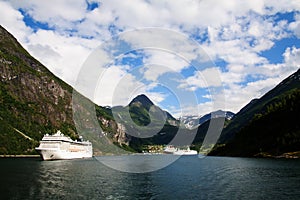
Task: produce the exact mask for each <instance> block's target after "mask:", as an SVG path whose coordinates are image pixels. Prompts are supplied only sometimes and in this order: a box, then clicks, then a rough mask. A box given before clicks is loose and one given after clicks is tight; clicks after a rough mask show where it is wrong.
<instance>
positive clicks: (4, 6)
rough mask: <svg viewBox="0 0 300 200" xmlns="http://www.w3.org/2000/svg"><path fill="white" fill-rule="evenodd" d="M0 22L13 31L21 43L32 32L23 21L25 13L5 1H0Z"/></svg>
mask: <svg viewBox="0 0 300 200" xmlns="http://www.w3.org/2000/svg"><path fill="white" fill-rule="evenodd" d="M0 24H1V26H3V27H4V28H5V29H6V30H8V31H9V32H10V33H12V34H13V35H14V36H15V37H16V38H17V39H18V40H19V41H20V42H21V43H24V42H26V37H27V36H28V35H30V34H31V31H32V30H31V29H30V28H29V27H27V26H26V25H25V23H24V22H23V15H22V14H21V13H20V12H19V11H17V10H15V9H14V8H12V6H11V5H10V4H9V3H7V2H4V1H0Z"/></svg>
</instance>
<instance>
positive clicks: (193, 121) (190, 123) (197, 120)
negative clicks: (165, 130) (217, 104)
mask: <svg viewBox="0 0 300 200" xmlns="http://www.w3.org/2000/svg"><path fill="white" fill-rule="evenodd" d="M233 116H234V113H233V112H231V111H223V110H217V111H214V112H211V113H208V114H205V115H203V116H182V117H180V118H179V120H181V121H182V123H183V124H184V125H185V126H186V127H187V128H189V129H193V128H196V127H198V126H200V125H202V124H203V123H205V122H207V121H209V120H210V119H212V118H219V117H225V119H227V120H231V119H232V118H233Z"/></svg>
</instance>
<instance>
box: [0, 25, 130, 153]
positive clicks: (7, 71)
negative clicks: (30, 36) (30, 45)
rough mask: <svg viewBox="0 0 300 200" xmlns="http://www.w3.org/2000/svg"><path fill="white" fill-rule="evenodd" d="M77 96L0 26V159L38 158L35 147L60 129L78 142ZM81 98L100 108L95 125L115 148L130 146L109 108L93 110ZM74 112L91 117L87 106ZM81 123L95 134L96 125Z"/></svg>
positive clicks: (95, 140)
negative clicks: (14, 156) (0, 156)
mask: <svg viewBox="0 0 300 200" xmlns="http://www.w3.org/2000/svg"><path fill="white" fill-rule="evenodd" d="M73 92H74V91H73V88H72V87H70V86H69V85H67V84H66V83H64V82H63V81H61V80H60V79H59V78H57V77H56V76H55V75H53V74H52V73H51V72H50V71H49V70H48V69H47V68H46V67H44V66H43V65H42V64H41V63H40V62H39V61H37V60H36V59H34V58H33V57H32V56H31V55H30V54H29V53H28V52H27V51H26V50H25V49H24V48H23V47H22V46H21V45H20V44H19V43H18V41H17V40H16V39H15V38H14V37H13V36H12V35H11V34H10V33H8V32H7V31H6V30H5V29H4V28H3V27H2V26H0V103H1V107H0V154H34V153H36V152H35V150H34V147H36V146H37V145H38V144H39V140H40V139H41V138H42V136H43V135H44V134H46V133H49V134H52V133H54V132H56V131H57V130H61V131H62V132H63V133H64V134H66V135H69V136H71V137H72V138H73V139H76V138H77V137H78V133H77V130H76V127H75V122H74V119H73V112H74V116H76V115H77V114H76V111H74V110H72V93H73ZM75 92H76V91H75ZM77 95H78V96H79V97H80V99H81V100H82V101H85V102H87V103H89V104H90V105H92V106H93V107H94V108H96V114H97V122H96V123H97V125H98V123H99V124H100V126H101V128H102V129H103V131H105V132H106V133H105V134H107V135H109V138H110V141H111V143H112V142H117V143H120V144H121V143H126V142H127V139H126V137H125V133H124V131H122V127H120V126H119V125H118V124H117V123H116V122H114V120H113V118H112V115H111V111H110V110H109V109H106V108H102V107H99V106H95V105H94V104H92V103H91V102H90V101H89V100H88V99H87V98H85V97H83V96H81V95H80V94H77ZM76 108H77V110H81V113H86V116H89V115H90V112H89V110H88V109H87V108H85V106H84V105H80V104H78V105H76ZM82 122H84V125H85V126H86V127H88V128H89V127H91V128H90V129H88V130H91V131H90V132H92V130H93V125H92V123H90V122H89V121H88V120H86V119H84V118H83V119H82ZM78 126H80V125H78ZM84 137H85V136H84ZM87 137H88V136H87ZM85 139H86V138H85ZM88 139H90V140H93V141H94V143H93V144H95V148H94V150H95V151H96V152H99V153H102V152H103V148H102V149H101V148H100V147H99V146H101V145H98V144H97V143H99V144H102V143H103V142H102V141H99V139H95V137H94V136H93V137H89V138H88ZM101 142H102V143H101Z"/></svg>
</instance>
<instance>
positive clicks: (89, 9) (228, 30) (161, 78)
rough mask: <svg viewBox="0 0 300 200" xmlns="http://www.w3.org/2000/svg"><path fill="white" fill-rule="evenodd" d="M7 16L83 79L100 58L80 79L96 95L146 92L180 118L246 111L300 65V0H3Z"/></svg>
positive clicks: (62, 71)
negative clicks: (100, 52) (250, 103)
mask: <svg viewBox="0 0 300 200" xmlns="http://www.w3.org/2000/svg"><path fill="white" fill-rule="evenodd" d="M0 24H1V25H2V26H3V27H4V28H6V29H7V30H8V31H10V32H11V33H12V34H13V35H14V36H15V37H16V38H17V39H18V41H19V42H20V43H21V44H22V45H23V46H24V47H25V48H26V49H27V50H28V51H29V52H30V53H31V54H32V55H33V56H34V57H35V58H37V59H38V60H39V61H41V62H42V63H43V64H44V65H45V66H46V67H47V68H48V69H49V70H51V71H52V72H53V73H54V74H55V75H57V76H58V77H60V78H61V79H63V80H64V81H66V82H67V83H69V84H71V85H72V86H74V87H77V86H78V80H79V79H81V78H82V77H79V75H80V74H81V72H82V69H83V68H84V67H83V66H85V65H86V64H87V63H89V64H90V65H92V67H93V66H97V67H96V68H95V69H93V70H96V71H97V74H98V75H99V77H97V78H96V79H95V81H94V82H92V81H90V82H88V83H89V84H92V85H90V86H89V88H95V89H96V90H95V91H87V90H88V89H84V87H81V86H78V88H81V90H82V91H81V92H82V93H84V94H85V95H87V96H88V97H89V98H90V99H92V100H93V101H94V102H96V103H97V104H100V105H102V106H106V105H108V106H114V105H119V104H121V105H126V104H127V103H128V102H129V101H130V100H131V99H132V98H134V97H135V95H138V94H140V93H144V94H146V95H147V96H149V97H150V99H151V100H152V101H154V102H155V103H156V104H157V105H159V106H161V107H162V108H164V109H166V110H168V111H169V112H170V113H172V114H173V115H175V116H177V117H179V116H181V115H204V114H206V113H208V112H211V111H213V110H216V109H223V110H230V111H233V112H238V111H239V110H240V109H241V108H242V107H243V106H245V105H246V104H247V103H248V102H249V101H250V100H251V99H253V98H259V97H261V96H262V95H263V94H264V93H265V92H267V91H268V90H270V89H271V88H273V87H274V86H275V85H276V84H278V83H279V82H280V81H281V80H283V79H284V78H286V77H287V76H288V75H290V74H292V73H294V72H295V71H296V70H298V69H299V67H300V2H299V1H298V0H283V1H270V0H253V1H243V0H229V1H220V0H201V1H200V0H199V1H197V0H186V1H172V0H168V1H164V0H150V1H149V0H147V1H146V0H130V2H129V1H116V0H104V1H99V0H77V1H72V0H56V1H38V0H29V1H17V0H11V1H6V0H3V1H0ZM149 28H150V29H149ZM137 30H144V31H142V32H139V31H137ZM150 32H151V33H150ZM107 44H112V47H109V48H106V49H105V48H104V47H107V46H105V45H107ZM136 47H139V48H140V49H135V48H136ZM99 48H100V49H101V48H104V49H102V50H103V52H102V53H103V54H101V56H98V57H97V56H96V57H93V56H91V55H96V54H93V52H95V51H96V50H97V49H98V50H99ZM107 49H109V50H110V51H111V52H105V50H107ZM124 49H125V50H129V51H128V52H124ZM195 49H201V52H200V50H199V52H200V53H199V52H198V51H195ZM112 52H115V53H112ZM120 52H121V54H120ZM197 52H198V53H197ZM101 63H102V64H101ZM197 63H198V64H199V63H200V64H199V65H198V64H197ZM87 69H88V68H87ZM86 71H87V72H86V73H84V75H85V76H86V77H84V78H85V80H86V79H89V76H93V75H95V74H89V72H88V71H89V70H86ZM91 71H92V70H91ZM100 72H101V73H100ZM76 89H77V88H76ZM117 92H118V95H117V94H116V93H117Z"/></svg>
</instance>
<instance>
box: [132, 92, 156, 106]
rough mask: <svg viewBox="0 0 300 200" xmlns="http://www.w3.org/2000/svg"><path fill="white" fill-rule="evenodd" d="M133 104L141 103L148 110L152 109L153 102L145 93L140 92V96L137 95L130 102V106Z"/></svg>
mask: <svg viewBox="0 0 300 200" xmlns="http://www.w3.org/2000/svg"><path fill="white" fill-rule="evenodd" d="M132 105H137V106H138V105H141V106H143V107H144V108H146V109H147V110H149V109H150V107H151V106H153V105H154V104H153V102H152V101H151V100H150V99H149V98H148V97H147V96H146V95H144V94H140V95H138V96H136V97H135V98H134V99H132V101H131V102H130V103H129V106H132Z"/></svg>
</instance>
